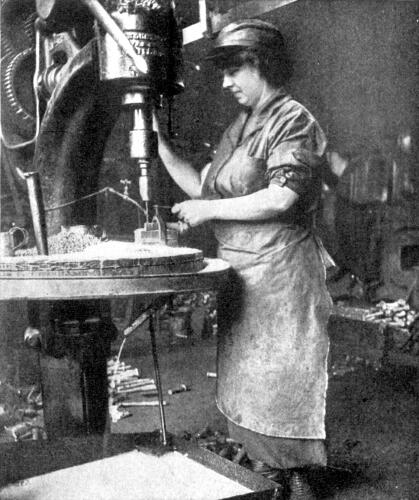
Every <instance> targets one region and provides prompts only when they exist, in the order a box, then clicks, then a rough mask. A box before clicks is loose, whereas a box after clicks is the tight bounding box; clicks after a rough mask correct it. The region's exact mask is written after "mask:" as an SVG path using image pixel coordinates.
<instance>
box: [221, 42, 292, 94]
mask: <svg viewBox="0 0 419 500" xmlns="http://www.w3.org/2000/svg"><path fill="white" fill-rule="evenodd" d="M213 62H214V64H215V66H216V67H217V68H219V69H221V70H225V69H228V68H239V67H241V66H243V65H244V64H249V65H250V66H253V67H255V68H257V69H258V70H259V73H260V75H261V76H262V78H264V79H265V80H266V81H267V82H268V83H269V84H270V85H272V86H273V87H280V86H282V85H283V84H284V83H286V82H287V81H288V80H289V78H290V77H291V60H290V57H289V55H288V52H287V50H286V48H285V45H284V43H283V41H282V40H281V41H279V42H278V43H277V44H275V45H274V46H269V47H268V46H266V45H255V46H253V47H239V46H236V47H228V48H227V47H226V48H225V49H224V50H223V51H222V52H220V53H219V55H217V57H216V58H215V59H214V60H213Z"/></svg>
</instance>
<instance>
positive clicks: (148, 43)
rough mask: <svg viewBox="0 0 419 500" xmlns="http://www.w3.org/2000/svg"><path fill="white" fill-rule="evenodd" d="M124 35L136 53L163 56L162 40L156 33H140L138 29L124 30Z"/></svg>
mask: <svg viewBox="0 0 419 500" xmlns="http://www.w3.org/2000/svg"><path fill="white" fill-rule="evenodd" d="M125 35H126V36H127V38H128V40H129V41H130V42H131V45H132V46H133V47H134V49H135V52H136V53H137V54H141V55H143V56H163V55H164V51H163V47H162V40H161V38H160V37H158V36H156V35H152V34H150V33H141V32H138V31H125Z"/></svg>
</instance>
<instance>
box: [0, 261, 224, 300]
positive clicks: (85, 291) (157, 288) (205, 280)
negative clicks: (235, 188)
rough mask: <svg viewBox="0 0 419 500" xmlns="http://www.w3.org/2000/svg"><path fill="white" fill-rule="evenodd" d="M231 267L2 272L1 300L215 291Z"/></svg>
mask: <svg viewBox="0 0 419 500" xmlns="http://www.w3.org/2000/svg"><path fill="white" fill-rule="evenodd" d="M229 268H230V266H229V265H228V264H227V263H226V262H225V261H223V260H221V259H204V260H203V268H202V269H200V270H199V271H195V272H167V273H161V274H149V275H147V274H142V275H140V276H135V275H115V276H96V275H93V276H88V275H86V276H71V275H66V273H64V272H61V273H60V274H56V275H55V276H53V275H51V273H50V275H49V276H48V275H46V274H44V275H38V276H36V275H35V274H32V275H30V276H29V275H26V273H9V275H6V272H1V271H0V290H1V291H0V300H36V301H38V300H85V299H111V298H117V297H129V296H144V298H147V299H152V298H153V297H158V296H160V297H161V296H164V295H173V294H176V293H183V292H193V291H198V290H207V289H216V288H218V287H219V286H220V285H221V283H222V282H223V281H224V280H225V279H226V276H227V273H228V270H229Z"/></svg>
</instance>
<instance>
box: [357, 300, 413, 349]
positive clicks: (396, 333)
mask: <svg viewBox="0 0 419 500" xmlns="http://www.w3.org/2000/svg"><path fill="white" fill-rule="evenodd" d="M364 319H365V320H366V321H371V322H373V323H378V324H380V325H382V326H387V327H390V328H392V329H393V341H394V343H395V347H396V348H398V349H400V350H402V351H403V352H406V353H409V354H414V355H419V312H418V311H416V310H415V309H413V308H412V307H411V306H410V305H409V304H408V303H407V302H406V300H404V299H399V300H396V301H395V302H385V301H383V300H382V301H380V302H378V303H377V304H376V305H375V306H374V307H372V308H370V309H369V310H368V313H367V314H365V316H364Z"/></svg>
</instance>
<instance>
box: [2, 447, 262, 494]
mask: <svg viewBox="0 0 419 500" xmlns="http://www.w3.org/2000/svg"><path fill="white" fill-rule="evenodd" d="M251 491H252V490H250V489H248V488H246V487H244V486H243V485H241V484H240V483H238V482H235V481H233V480H231V479H229V478H227V477H225V476H223V475H222V474H219V473H217V472H215V471H213V470H211V469H209V468H207V467H205V466H204V465H201V464H200V463H198V462H196V461H194V460H192V459H190V458H188V457H187V455H182V454H181V453H179V452H177V451H174V452H169V453H166V454H164V455H160V456H157V455H152V454H146V453H143V452H139V451H131V452H128V453H123V454H121V455H117V456H115V457H110V458H105V459H102V460H97V461H95V462H90V463H87V464H83V465H78V466H75V467H70V468H68V469H61V470H58V471H55V472H51V473H49V474H45V475H42V476H37V477H33V478H30V479H28V480H25V481H20V482H19V483H16V484H12V485H10V486H7V487H6V488H3V489H2V490H0V498H1V499H2V500H27V499H29V498H30V499H31V500H57V499H60V500H120V499H124V500H179V499H180V498H182V499H183V500H219V499H221V498H229V497H234V496H236V495H243V494H245V493H250V492H251Z"/></svg>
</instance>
